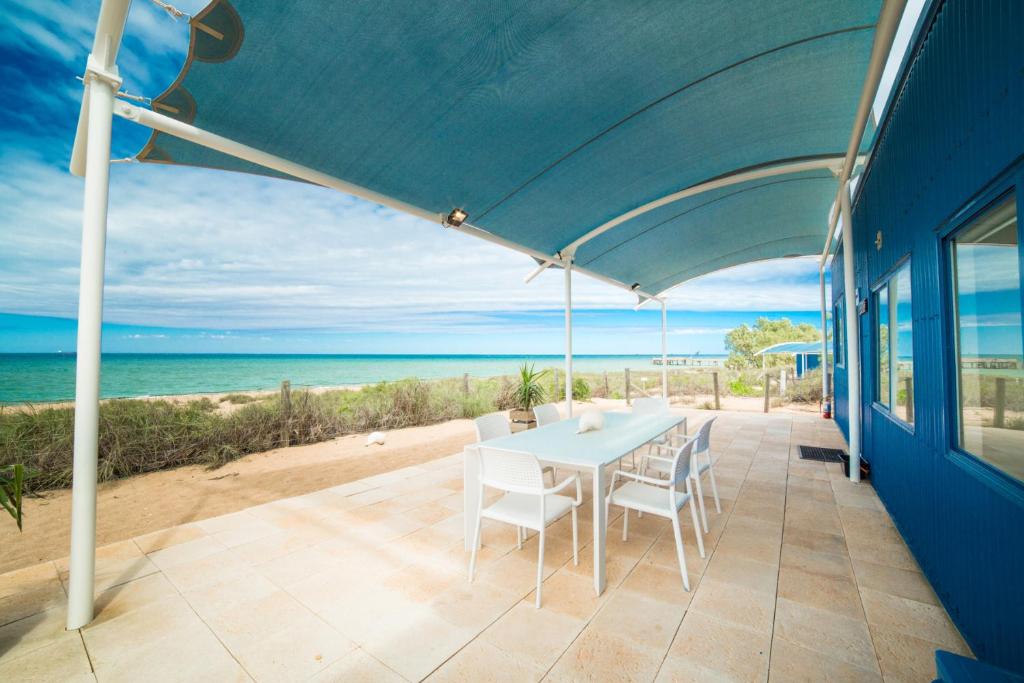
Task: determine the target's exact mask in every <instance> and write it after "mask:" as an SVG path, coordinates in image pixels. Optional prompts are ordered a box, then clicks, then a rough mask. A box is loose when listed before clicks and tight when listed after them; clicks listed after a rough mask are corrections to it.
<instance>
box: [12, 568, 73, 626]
mask: <svg viewBox="0 0 1024 683" xmlns="http://www.w3.org/2000/svg"><path fill="white" fill-rule="evenodd" d="M66 599H67V596H66V594H65V592H64V588H63V586H62V585H61V582H60V579H59V578H58V575H57V568H56V567H55V566H54V564H53V563H52V562H45V563H43V564H38V565H34V566H31V567H26V568H24V569H19V570H16V571H13V572H8V573H7V574H3V575H0V625H3V624H7V623H10V622H12V621H17V620H19V619H23V618H25V617H27V616H30V615H33V614H37V613H39V612H43V611H45V610H47V609H50V608H53V607H59V606H60V605H62V604H63V603H64V601H65V600H66Z"/></svg>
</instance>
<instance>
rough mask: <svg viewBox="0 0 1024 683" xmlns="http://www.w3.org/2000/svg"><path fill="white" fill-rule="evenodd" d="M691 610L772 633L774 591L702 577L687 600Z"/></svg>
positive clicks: (753, 629) (751, 628)
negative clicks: (757, 589) (764, 590)
mask: <svg viewBox="0 0 1024 683" xmlns="http://www.w3.org/2000/svg"><path fill="white" fill-rule="evenodd" d="M690 612H691V613H692V612H700V613H702V614H705V615H708V616H712V617H715V618H716V619H718V620H719V621H723V622H727V623H730V624H735V625H737V626H743V627H745V628H749V629H750V630H752V631H758V632H764V633H767V634H769V635H771V631H772V622H773V620H774V616H775V594H774V593H765V592H762V591H755V590H752V589H750V588H745V587H743V586H739V585H736V584H733V583H723V582H719V581H715V580H714V579H710V578H707V577H704V578H703V579H702V580H701V582H700V588H698V589H697V592H696V593H695V594H694V597H693V601H692V602H691V603H690Z"/></svg>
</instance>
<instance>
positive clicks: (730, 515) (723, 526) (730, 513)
mask: <svg viewBox="0 0 1024 683" xmlns="http://www.w3.org/2000/svg"><path fill="white" fill-rule="evenodd" d="M729 444H730V445H731V444H732V441H730V442H729ZM755 452H756V451H755ZM721 458H722V456H721V455H720V456H719V457H718V459H719V460H721ZM753 464H754V458H753V457H751V459H750V463H749V464H748V465H747V469H746V471H745V472H744V473H743V482H742V483H741V484H740V488H739V490H738V491H737V492H736V498H735V499H733V504H732V507H731V508H729V514H728V515H727V516H726V519H725V524H723V525H722V533H721V534H719V536H718V540H716V541H715V547H714V548H712V549H711V552H710V553H708V556H707V558H706V559H707V562H706V563H705V565H704V569H703V570H702V571H701V574H700V579H701V580H702V579H703V578H704V574H705V573H706V572H707V568H708V567H709V566H710V565H711V560H712V558H713V557H714V554H715V551H716V550H718V544H719V542H720V541H721V540H722V535H724V534H725V530H726V528H728V526H729V521H730V520H731V519H732V514H733V512H735V511H736V501H737V500H739V494H740V493H741V492H742V491H743V486H744V485H745V484H746V483H747V475H748V474H749V473H750V468H751V467H752V466H753ZM663 533H664V532H663ZM699 588H700V580H698V582H697V586H696V587H695V588H694V589H693V593H694V594H693V596H691V597H690V604H688V605H687V606H686V610H685V611H684V612H683V618H682V619H680V620H679V625H677V626H676V630H675V633H673V634H672V640H670V641H669V644H668V647H667V648H666V649H665V655H664V656H663V657H662V658H661V662H660V663H659V664H658V670H657V671H655V672H654V679H653V680H657V678H658V676H659V675H660V674H661V670H662V669H663V668H664V667H665V661H666V660H667V659H668V653H669V652H671V650H672V646H673V645H674V644H675V642H676V638H678V637H679V631H680V629H682V628H683V621H685V620H686V616H687V615H688V614H689V613H690V605H692V604H693V598H694V597H696V593H697V590H698V589H699Z"/></svg>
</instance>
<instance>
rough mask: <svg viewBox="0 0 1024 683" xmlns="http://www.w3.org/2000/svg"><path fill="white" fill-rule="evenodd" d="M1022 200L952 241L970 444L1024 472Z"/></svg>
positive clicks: (964, 428) (964, 439)
mask: <svg viewBox="0 0 1024 683" xmlns="http://www.w3.org/2000/svg"><path fill="white" fill-rule="evenodd" d="M1018 249H1019V247H1018V237H1017V204H1016V199H1015V198H1012V197H1011V198H1010V199H1008V200H1006V201H1004V202H1002V203H1000V204H999V205H997V206H996V207H994V208H992V209H990V210H989V211H987V212H985V214H983V215H982V216H981V217H979V218H978V219H977V220H975V221H974V222H973V223H972V224H971V225H970V226H968V227H967V228H966V229H965V230H963V231H962V232H961V233H960V234H958V235H957V236H956V238H955V239H954V240H953V243H952V261H953V286H954V288H955V292H954V294H955V304H956V310H955V314H956V315H955V321H954V324H955V326H956V327H955V329H956V333H957V345H956V349H957V364H958V370H959V373H958V375H959V376H958V386H957V390H958V391H957V393H958V399H959V426H960V434H959V443H960V447H961V448H963V449H964V450H965V451H968V452H969V453H972V454H973V455H975V456H977V457H979V458H981V459H982V460H984V461H986V462H988V463H990V464H992V465H994V466H995V467H998V468H999V469H1001V470H1003V471H1004V472H1007V473H1009V474H1010V475H1012V476H1014V477H1016V478H1017V479H1024V382H1022V380H1024V368H1022V355H1024V347H1022V341H1021V292H1020V260H1019V259H1020V254H1019V250H1018Z"/></svg>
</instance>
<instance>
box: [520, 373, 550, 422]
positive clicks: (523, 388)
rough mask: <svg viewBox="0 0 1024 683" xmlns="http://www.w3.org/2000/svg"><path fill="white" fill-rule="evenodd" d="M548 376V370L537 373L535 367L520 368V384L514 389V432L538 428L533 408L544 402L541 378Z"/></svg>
mask: <svg viewBox="0 0 1024 683" xmlns="http://www.w3.org/2000/svg"><path fill="white" fill-rule="evenodd" d="M546 374H547V371H546V370H541V371H540V372H538V371H536V370H535V369H534V367H533V365H528V364H526V363H523V365H522V367H520V368H519V382H518V384H516V385H515V387H513V397H514V398H515V408H513V409H512V412H511V417H512V431H516V432H518V431H522V430H524V429H533V428H534V427H536V426H537V418H536V417H535V416H534V414H533V407H534V406H537V405H540V404H541V403H543V402H544V398H545V393H544V387H543V386H542V385H541V378H542V377H544V375H546Z"/></svg>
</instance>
